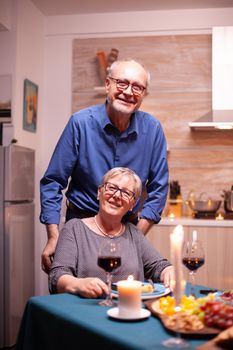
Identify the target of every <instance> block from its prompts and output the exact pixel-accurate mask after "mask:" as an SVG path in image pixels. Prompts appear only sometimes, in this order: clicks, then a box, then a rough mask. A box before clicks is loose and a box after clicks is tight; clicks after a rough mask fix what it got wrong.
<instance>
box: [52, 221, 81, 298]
mask: <svg viewBox="0 0 233 350" xmlns="http://www.w3.org/2000/svg"><path fill="white" fill-rule="evenodd" d="M72 221H73V222H74V220H71V221H69V223H67V224H66V225H65V226H64V227H63V229H62V231H61V233H60V235H59V238H58V243H57V247H56V252H55V256H54V261H53V263H52V267H51V270H50V272H49V279H48V281H49V291H50V293H51V294H54V293H57V282H58V280H59V278H60V277H61V276H63V275H70V276H75V277H76V276H77V273H76V262H77V261H78V249H77V247H78V246H77V241H76V238H75V234H74V230H73V222H72Z"/></svg>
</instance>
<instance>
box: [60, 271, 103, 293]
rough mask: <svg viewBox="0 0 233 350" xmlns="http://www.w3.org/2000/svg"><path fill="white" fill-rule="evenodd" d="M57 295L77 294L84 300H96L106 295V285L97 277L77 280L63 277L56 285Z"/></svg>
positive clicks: (68, 276)
mask: <svg viewBox="0 0 233 350" xmlns="http://www.w3.org/2000/svg"><path fill="white" fill-rule="evenodd" d="M57 291H58V293H72V294H79V295H81V296H83V297H85V298H98V297H100V296H102V295H103V294H106V293H108V287H107V285H106V284H105V283H104V282H103V281H102V280H101V279H100V278H97V277H86V278H77V277H74V276H70V275H63V276H61V277H60V278H59V280H58V283H57Z"/></svg>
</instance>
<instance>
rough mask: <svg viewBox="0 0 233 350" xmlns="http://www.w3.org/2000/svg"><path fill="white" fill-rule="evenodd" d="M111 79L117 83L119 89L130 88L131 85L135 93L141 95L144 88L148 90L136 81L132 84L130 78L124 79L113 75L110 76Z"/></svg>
mask: <svg viewBox="0 0 233 350" xmlns="http://www.w3.org/2000/svg"><path fill="white" fill-rule="evenodd" d="M108 78H109V79H112V80H113V81H115V83H116V87H117V89H118V90H119V91H124V90H126V89H128V87H129V86H131V90H132V92H133V94H134V95H137V96H140V95H141V94H142V93H143V91H144V90H146V87H145V86H143V85H139V84H136V83H133V84H131V83H130V82H129V81H128V80H122V79H115V78H113V77H108Z"/></svg>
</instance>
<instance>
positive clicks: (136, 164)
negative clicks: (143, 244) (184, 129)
mask: <svg viewBox="0 0 233 350" xmlns="http://www.w3.org/2000/svg"><path fill="white" fill-rule="evenodd" d="M114 167H127V168H130V169H132V170H134V171H135V172H136V173H137V174H138V175H139V177H140V178H141V181H142V184H143V188H145V187H146V190H147V199H146V201H145V203H144V205H143V208H142V210H141V213H140V217H141V218H146V219H149V220H153V221H154V222H159V220H160V218H161V217H160V215H161V212H162V210H163V208H164V205H165V202H166V197H167V191H168V165H167V146H166V140H165V137H164V133H163V130H162V127H161V124H160V122H159V121H158V120H157V119H156V118H154V117H153V116H151V115H150V114H148V113H145V112H142V111H136V112H135V113H134V114H133V115H132V117H131V121H130V125H129V127H128V129H127V130H126V131H124V132H122V133H121V132H120V131H119V130H118V129H117V128H116V127H115V126H114V125H113V124H112V123H111V121H110V120H109V118H108V115H107V113H106V105H105V104H102V105H97V106H93V107H90V108H87V109H83V110H81V111H79V112H77V113H74V114H73V115H72V117H71V118H70V120H69V121H68V123H67V125H66V127H65V129H64V131H63V133H62V135H61V137H60V139H59V141H58V143H57V145H56V148H55V150H54V153H53V155H52V158H51V160H50V163H49V166H48V169H47V171H46V173H45V175H44V177H43V178H42V179H41V182H40V189H41V215H40V220H41V222H42V223H45V224H59V222H60V210H61V202H62V190H64V189H65V188H66V187H67V185H68V182H69V185H68V189H67V191H66V197H67V199H68V200H69V201H70V202H72V203H73V204H74V205H75V206H76V207H77V208H79V209H80V210H90V211H93V212H97V211H98V207H99V206H98V200H97V189H98V186H99V184H100V182H101V179H102V177H103V175H104V174H105V173H106V172H107V171H108V170H110V169H111V168H114ZM138 208H139V203H138V204H137V206H136V208H134V211H137V210H138Z"/></svg>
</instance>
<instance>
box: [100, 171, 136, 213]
mask: <svg viewBox="0 0 233 350" xmlns="http://www.w3.org/2000/svg"><path fill="white" fill-rule="evenodd" d="M134 186H135V182H134V179H133V178H132V177H130V176H128V175H122V174H120V175H116V176H114V177H112V178H110V179H108V181H107V182H106V183H105V184H104V185H103V186H100V187H99V190H98V197H99V202H100V212H102V213H103V212H104V213H106V214H108V215H112V216H119V217H120V219H121V218H122V217H123V216H124V215H125V214H126V213H127V212H128V211H129V210H131V209H132V208H133V207H134V205H135V198H134Z"/></svg>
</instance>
